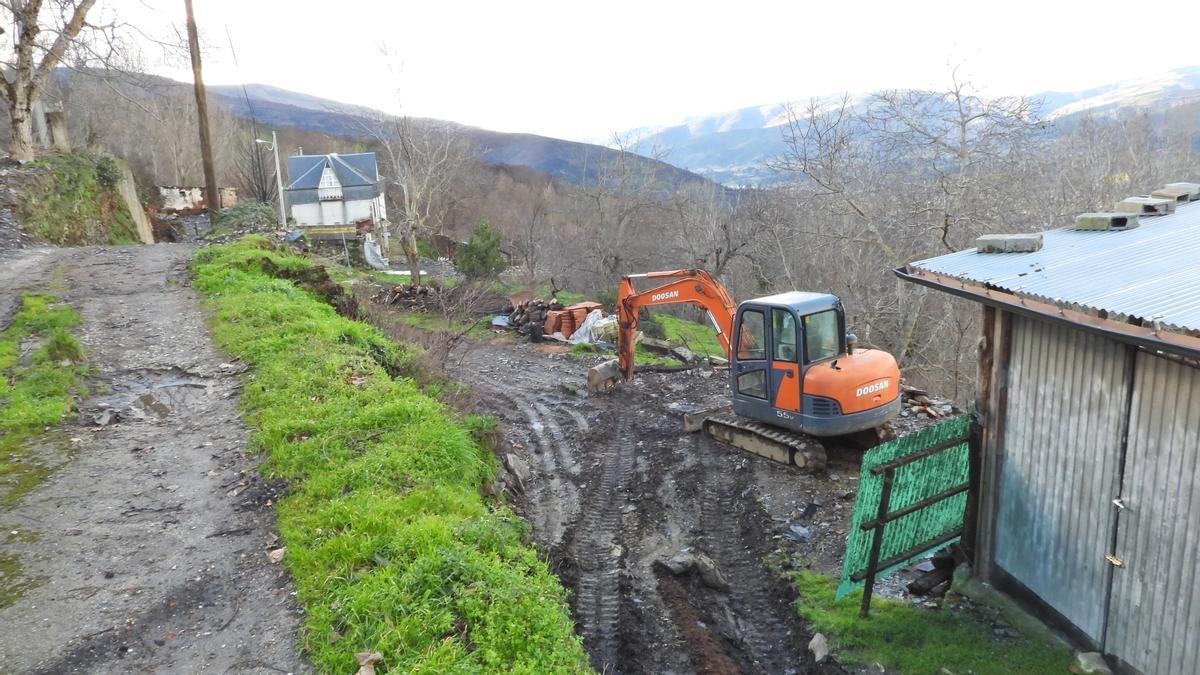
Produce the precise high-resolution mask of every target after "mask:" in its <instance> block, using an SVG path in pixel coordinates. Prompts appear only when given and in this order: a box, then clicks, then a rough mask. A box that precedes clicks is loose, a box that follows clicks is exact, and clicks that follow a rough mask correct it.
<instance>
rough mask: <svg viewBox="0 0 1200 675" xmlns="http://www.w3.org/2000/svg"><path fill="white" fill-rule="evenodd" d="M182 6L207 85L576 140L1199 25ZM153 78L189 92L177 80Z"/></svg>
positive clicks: (1115, 76)
mask: <svg viewBox="0 0 1200 675" xmlns="http://www.w3.org/2000/svg"><path fill="white" fill-rule="evenodd" d="M112 3H113V4H114V5H115V6H116V8H117V9H118V11H120V12H121V13H122V14H123V15H124V16H125V17H126V18H127V19H128V20H129V21H131V22H134V23H138V24H139V25H144V26H146V27H147V29H148V30H159V31H160V32H159V34H161V29H162V27H165V26H169V25H170V24H171V23H172V22H178V25H179V26H181V27H182V25H183V22H182V16H183V0H112ZM194 3H195V11H196V15H197V22H198V24H199V26H200V30H201V33H202V35H203V38H204V40H206V42H207V46H208V48H209V50H210V51H209V52H208V54H207V60H206V62H205V79H206V80H207V81H208V82H210V83H213V84H232V83H239V82H260V83H265V84H272V85H276V86H279V87H283V88H285V89H291V90H295V91H299V92H304V93H309V94H314V95H318V96H322V97H326V98H331V99H335V100H338V101H342V102H346V103H355V104H360V105H367V106H371V107H374V108H379V109H383V110H387V111H391V112H399V111H402V110H403V111H405V112H407V113H409V114H413V115H419V116H428V117H436V118H442V119H448V120H454V121H457V122H463V123H466V124H472V125H476V126H480V127H485V128H489V129H495V130H499V131H524V132H532V133H539V134H546V135H550V136H558V137H562V138H571V139H579V140H597V139H602V138H604V137H606V136H607V135H609V134H610V133H611V132H613V131H617V130H623V129H627V128H630V127H638V126H645V125H656V124H664V123H671V122H677V121H680V120H682V119H683V118H686V117H688V116H692V115H703V114H708V113H716V112H722V111H726V110H732V109H736V108H739V107H744V106H749V105H757V104H770V103H779V102H783V101H785V100H796V99H803V98H806V97H809V96H819V95H824V94H829V93H837V92H843V91H849V92H863V91H870V90H876V89H881V88H886V87H934V86H938V85H940V84H942V83H944V82H946V81H947V79H948V77H949V71H950V67H951V66H952V65H958V66H959V68H960V72H962V73H965V74H966V75H967V76H968V77H969V79H970V80H971V82H973V83H975V84H976V85H978V86H980V87H981V88H982V89H983V91H984V92H985V93H986V94H991V95H1001V94H1031V93H1035V92H1038V91H1043V90H1048V89H1055V90H1076V89H1084V88H1087V87H1090V86H1094V85H1097V84H1103V83H1107V82H1112V81H1116V80H1121V79H1128V78H1134V77H1142V76H1150V75H1156V74H1159V73H1162V72H1163V71H1166V70H1169V69H1171V68H1175V67H1178V66H1184V65H1194V64H1197V63H1200V54H1197V52H1196V50H1195V47H1194V44H1195V43H1194V41H1193V40H1191V39H1190V38H1189V36H1188V33H1187V30H1188V29H1187V25H1188V23H1187V22H1188V19H1187V18H1186V17H1190V16H1191V15H1192V14H1193V12H1194V6H1192V5H1191V4H1190V3H1189V4H1184V3H1182V2H1179V3H1173V2H1158V3H1155V4H1154V5H1153V6H1150V5H1146V6H1140V5H1138V4H1136V3H1128V2H1126V3H1120V5H1116V4H1113V5H1111V6H1110V5H1109V4H1108V3H1104V2H1098V1H1093V2H1087V3H1082V2H1059V1H1055V0H1040V1H1038V2H1026V1H1024V0H1005V1H1000V2H988V3H983V2H974V3H972V2H964V1H963V0H958V1H956V2H920V1H914V0H910V1H908V2H896V1H894V0H893V1H891V2H862V1H859V2H838V1H830V2H817V1H814V0H788V1H786V2H752V1H749V0H741V1H738V2H732V1H731V2H722V3H708V2H699V1H697V0H692V1H690V2H666V1H661V0H640V1H639V2H626V1H623V0H605V1H603V2H577V1H572V0H559V1H557V2H522V1H520V0H509V1H508V2H457V1H452V0H428V1H424V2H415V1H411V0H402V1H395V2H383V1H379V2H371V1H368V0H336V1H330V0H324V1H321V2H316V1H310V0H194ZM1139 26H1140V27H1141V28H1139ZM227 32H228V35H229V36H230V37H231V38H232V42H233V46H234V47H235V48H236V52H237V63H236V64H235V62H234V59H233V58H232V56H231V54H230V49H229V41H228V39H227V37H226V34H227ZM1139 35H1140V36H1141V37H1139ZM381 47H386V49H387V50H388V55H387V56H385V55H384V54H383V53H382V51H381ZM154 68H155V69H156V70H157V71H158V72H160V73H162V74H166V75H171V76H174V77H176V78H177V79H184V80H188V81H190V77H191V76H190V71H188V70H186V69H180V68H179V67H178V66H175V67H172V66H171V65H170V64H163V63H156V64H154Z"/></svg>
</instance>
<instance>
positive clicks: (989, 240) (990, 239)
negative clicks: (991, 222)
mask: <svg viewBox="0 0 1200 675" xmlns="http://www.w3.org/2000/svg"><path fill="white" fill-rule="evenodd" d="M975 249H976V252H977V253H1033V252H1034V251H1040V250H1042V233H1041V232H1035V233H1033V234H985V235H983V236H981V237H977V238H976V239H975Z"/></svg>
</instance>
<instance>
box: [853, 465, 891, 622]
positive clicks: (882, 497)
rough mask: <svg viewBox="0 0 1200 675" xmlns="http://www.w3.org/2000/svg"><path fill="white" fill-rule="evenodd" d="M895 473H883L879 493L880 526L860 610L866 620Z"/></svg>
mask: <svg viewBox="0 0 1200 675" xmlns="http://www.w3.org/2000/svg"><path fill="white" fill-rule="evenodd" d="M895 471H896V470H895V469H894V468H892V467H888V469H887V470H886V471H884V472H883V490H882V491H881V492H880V493H879V510H878V511H877V512H876V516H875V521H876V522H877V523H879V525H878V527H876V528H875V533H874V537H873V538H872V539H871V557H870V558H868V559H867V578H866V579H864V580H863V597H862V605H861V606H860V607H859V610H858V615H859V616H861V617H863V618H864V619H865V618H867V616H868V615H869V614H870V612H871V594H872V593H874V592H875V573H876V572H878V571H879V569H878V567H879V554H880V551H881V550H882V548H883V529H884V528H885V527H886V526H887V522H886V519H887V515H888V509H889V508H891V504H890V503H889V502H891V501H892V477H893V476H894V475H895Z"/></svg>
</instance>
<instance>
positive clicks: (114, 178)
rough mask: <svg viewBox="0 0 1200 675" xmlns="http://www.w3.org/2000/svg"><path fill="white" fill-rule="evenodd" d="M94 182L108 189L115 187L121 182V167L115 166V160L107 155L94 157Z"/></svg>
mask: <svg viewBox="0 0 1200 675" xmlns="http://www.w3.org/2000/svg"><path fill="white" fill-rule="evenodd" d="M96 182H97V183H99V184H100V185H101V186H102V187H104V188H107V189H109V190H112V189H114V188H116V187H117V183H119V182H121V167H119V166H117V160H115V159H113V158H112V157H109V156H108V155H98V156H97V157H96Z"/></svg>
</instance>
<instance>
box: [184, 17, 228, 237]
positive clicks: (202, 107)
mask: <svg viewBox="0 0 1200 675" xmlns="http://www.w3.org/2000/svg"><path fill="white" fill-rule="evenodd" d="M183 4H184V6H185V7H186V8H187V32H188V50H189V51H190V52H191V53H192V79H193V81H194V82H195V86H196V116H197V117H198V118H199V120H200V156H201V158H202V159H203V161H204V193H205V200H206V201H207V202H208V220H209V226H210V227H214V226H216V221H217V214H218V213H220V211H221V191H220V189H218V188H217V169H216V166H215V165H214V164H213V155H212V142H211V141H210V138H209V134H208V100H207V98H206V97H205V93H204V76H203V75H201V73H200V39H199V37H198V36H197V34H196V17H195V16H194V15H193V14H192V0H183Z"/></svg>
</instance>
